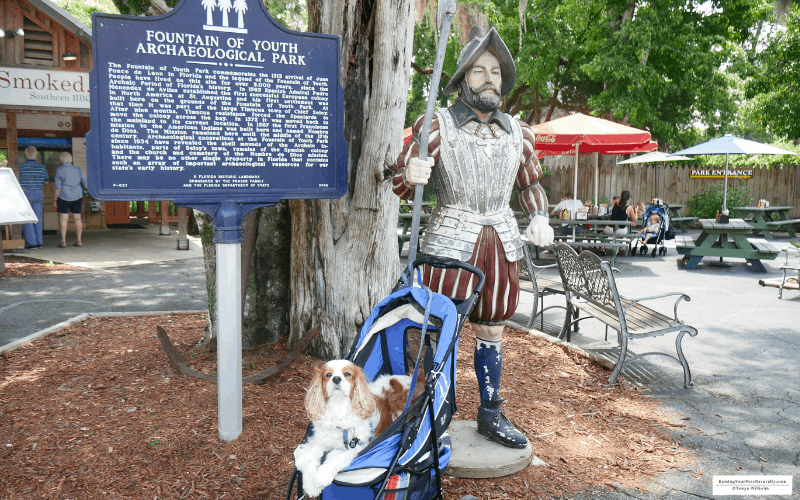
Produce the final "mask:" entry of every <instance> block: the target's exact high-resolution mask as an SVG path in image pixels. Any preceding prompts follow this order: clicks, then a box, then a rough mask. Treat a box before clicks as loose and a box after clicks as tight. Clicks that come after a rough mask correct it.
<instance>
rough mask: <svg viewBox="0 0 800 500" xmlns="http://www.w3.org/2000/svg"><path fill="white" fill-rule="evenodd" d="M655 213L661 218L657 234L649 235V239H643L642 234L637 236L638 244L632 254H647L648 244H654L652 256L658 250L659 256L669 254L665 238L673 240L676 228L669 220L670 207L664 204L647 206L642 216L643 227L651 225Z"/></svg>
mask: <svg viewBox="0 0 800 500" xmlns="http://www.w3.org/2000/svg"><path fill="white" fill-rule="evenodd" d="M653 214H658V215H659V217H660V219H661V220H660V221H659V223H658V232H657V233H656V234H655V235H652V236H648V238H647V241H642V238H641V236H639V237H637V238H636V245H635V246H634V248H633V252H632V255H636V254H637V253H638V254H639V255H644V254H646V253H647V250H648V249H647V245H653V250H652V252H651V253H650V257H655V256H656V252H658V255H659V256H661V255H667V247H666V246H665V245H664V240H665V239H666V240H671V239H673V238H675V230H674V229H673V228H672V224H671V223H670V221H669V207H668V206H667V205H662V204H655V205H650V206H649V207H647V209H645V211H644V215H643V216H642V227H647V226H648V225H650V217H651V216H652V215H653ZM670 236H671V237H670ZM640 242H641V243H642V246H641V248H639V243H640ZM637 249H638V252H637Z"/></svg>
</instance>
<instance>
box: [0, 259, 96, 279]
mask: <svg viewBox="0 0 800 500" xmlns="http://www.w3.org/2000/svg"><path fill="white" fill-rule="evenodd" d="M5 261H6V270H5V271H2V272H0V278H10V277H12V276H33V275H36V274H48V273H65V272H69V271H85V270H86V268H83V267H79V266H72V265H70V264H62V263H60V262H52V261H48V260H41V259H34V258H31V257H22V256H19V255H6V256H5Z"/></svg>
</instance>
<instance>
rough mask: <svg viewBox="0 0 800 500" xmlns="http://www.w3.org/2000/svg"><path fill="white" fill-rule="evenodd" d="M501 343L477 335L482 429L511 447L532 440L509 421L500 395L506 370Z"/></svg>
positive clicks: (520, 445) (483, 432) (477, 374)
mask: <svg viewBox="0 0 800 500" xmlns="http://www.w3.org/2000/svg"><path fill="white" fill-rule="evenodd" d="M500 346H501V344H500V342H487V341H484V340H481V339H477V345H476V347H475V375H476V376H477V378H478V388H479V390H480V394H481V406H480V408H478V433H480V434H481V435H483V436H486V437H488V438H489V439H491V440H493V441H497V442H498V443H500V444H502V445H503V446H508V447H509V448H524V447H525V446H527V444H528V440H527V439H526V438H525V435H524V434H523V433H521V432H520V431H518V430H517V429H516V428H515V427H514V426H513V425H511V422H509V421H508V419H507V418H506V416H505V414H504V413H503V402H504V401H505V400H504V399H503V398H501V397H500V396H499V395H498V393H499V389H500V378H501V375H502V373H503V352H502V349H501V347H500Z"/></svg>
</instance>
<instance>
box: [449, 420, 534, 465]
mask: <svg viewBox="0 0 800 500" xmlns="http://www.w3.org/2000/svg"><path fill="white" fill-rule="evenodd" d="M448 433H449V434H450V440H451V441H452V450H453V454H452V456H451V457H450V463H449V464H448V465H447V467H445V469H444V473H445V474H447V475H448V476H453V477H463V478H488V477H503V476H510V475H511V474H515V473H517V472H519V471H521V470H525V469H526V468H527V467H528V466H529V465H531V463H533V465H546V464H545V463H544V462H543V461H542V460H540V459H539V458H537V457H534V456H533V449H532V448H531V445H530V443H528V446H526V447H525V448H521V449H514V448H507V447H505V446H503V445H501V444H499V443H496V442H494V441H492V440H490V439H488V438H486V437H484V436H481V435H480V434H478V423H477V422H475V421H474V420H453V421H452V422H450V427H449V428H448Z"/></svg>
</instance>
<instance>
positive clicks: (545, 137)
mask: <svg viewBox="0 0 800 500" xmlns="http://www.w3.org/2000/svg"><path fill="white" fill-rule="evenodd" d="M536 142H556V136H555V134H550V135H540V136H537V137H536Z"/></svg>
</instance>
